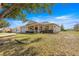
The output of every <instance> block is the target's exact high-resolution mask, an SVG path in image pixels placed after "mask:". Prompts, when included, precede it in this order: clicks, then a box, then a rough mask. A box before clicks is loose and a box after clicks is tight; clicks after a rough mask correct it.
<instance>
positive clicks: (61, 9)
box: [6, 3, 79, 29]
mask: <svg viewBox="0 0 79 59" xmlns="http://www.w3.org/2000/svg"><path fill="white" fill-rule="evenodd" d="M27 19H28V20H33V21H37V22H44V21H48V22H51V23H56V24H58V25H61V24H63V25H64V27H65V28H66V29H68V28H73V25H74V24H76V23H79V4H77V3H72V4H71V3H70V4H68V3H67V4H59V3H58V4H56V5H55V6H52V14H51V15H49V14H47V13H41V14H27ZM6 20H7V21H8V22H10V24H11V26H10V27H11V28H14V27H17V26H21V25H23V23H22V21H17V20H13V19H6Z"/></svg>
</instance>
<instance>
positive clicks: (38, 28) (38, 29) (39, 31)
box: [38, 25, 40, 33]
mask: <svg viewBox="0 0 79 59" xmlns="http://www.w3.org/2000/svg"><path fill="white" fill-rule="evenodd" d="M39 32H40V26H39V25H38V33H39Z"/></svg>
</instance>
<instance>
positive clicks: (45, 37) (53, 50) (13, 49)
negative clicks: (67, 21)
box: [0, 31, 79, 56]
mask: <svg viewBox="0 0 79 59" xmlns="http://www.w3.org/2000/svg"><path fill="white" fill-rule="evenodd" d="M16 40H19V41H20V42H24V44H20V43H16V42H15V41H14V42H10V43H7V44H6V45H1V46H0V48H1V49H0V55H20V56H22V55H25V56H29V55H31V56H37V55H39V56H54V55H56V56H66V55H79V32H75V31H64V32H60V33H57V34H16Z"/></svg>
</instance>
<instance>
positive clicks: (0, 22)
mask: <svg viewBox="0 0 79 59" xmlns="http://www.w3.org/2000/svg"><path fill="white" fill-rule="evenodd" d="M9 25H10V24H9V23H8V22H7V21H5V20H1V19H0V28H2V27H7V26H9Z"/></svg>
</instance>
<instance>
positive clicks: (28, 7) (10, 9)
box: [0, 3, 54, 21]
mask: <svg viewBox="0 0 79 59" xmlns="http://www.w3.org/2000/svg"><path fill="white" fill-rule="evenodd" d="M52 5H54V4H49V3H2V4H1V8H2V9H3V12H2V13H1V15H0V18H18V17H19V18H20V19H21V20H23V21H24V19H25V18H24V17H26V15H27V14H25V13H23V11H26V12H27V13H42V12H47V13H49V14H50V13H52V12H51V6H52Z"/></svg>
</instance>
